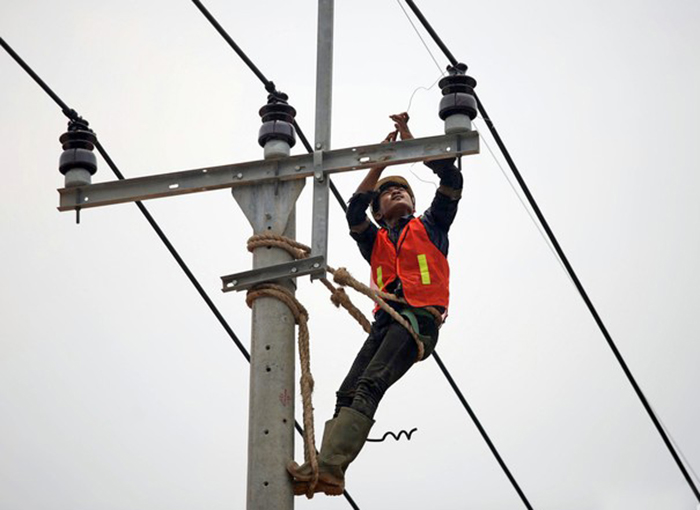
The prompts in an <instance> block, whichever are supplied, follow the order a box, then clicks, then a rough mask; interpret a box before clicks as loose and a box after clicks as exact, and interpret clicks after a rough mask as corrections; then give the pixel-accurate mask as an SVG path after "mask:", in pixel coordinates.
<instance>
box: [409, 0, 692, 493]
mask: <svg viewBox="0 0 700 510" xmlns="http://www.w3.org/2000/svg"><path fill="white" fill-rule="evenodd" d="M406 3H407V4H408V5H409V6H410V7H411V9H412V10H413V12H414V13H415V14H416V16H417V17H418V18H419V19H420V21H421V23H422V24H423V26H424V27H425V29H426V30H427V31H428V32H429V33H430V35H431V36H432V37H433V40H434V41H435V42H436V43H437V44H438V46H440V48H441V49H442V51H443V53H444V54H445V57H447V59H448V60H449V61H450V62H451V63H452V65H455V64H456V63H457V60H456V59H455V57H454V56H453V55H452V53H451V52H450V50H449V49H448V48H447V46H445V44H444V43H443V42H442V40H441V39H440V37H439V36H438V35H437V33H436V32H435V30H433V27H432V26H431V25H430V23H428V20H427V19H425V16H423V14H422V13H421V12H420V10H419V9H418V7H417V6H416V5H415V3H414V2H413V0H406ZM474 99H476V104H477V108H478V111H479V113H480V114H481V116H482V118H483V119H484V121H485V122H486V125H487V126H488V128H489V130H490V131H491V135H492V136H493V138H494V140H495V141H496V144H497V145H498V148H499V149H500V150H501V153H502V154H503V157H504V158H505V160H506V162H507V163H508V166H509V167H510V169H511V172H513V175H514V176H515V179H516V180H517V181H518V184H519V185H520V187H521V189H522V190H523V193H524V194H525V197H526V198H527V200H528V202H529V204H530V207H532V210H533V211H534V212H535V214H536V215H537V219H538V220H539V221H540V223H541V224H542V227H543V228H544V230H545V231H546V232H547V236H548V237H549V239H550V241H551V243H552V245H553V246H554V249H555V250H556V252H557V254H558V255H559V258H560V259H561V261H562V263H563V264H564V266H566V270H567V272H568V273H569V275H570V277H571V280H572V281H573V282H574V285H575V286H576V288H577V290H578V292H579V294H580V296H581V299H583V301H584V303H585V304H586V307H587V308H588V310H589V311H590V313H591V315H592V316H593V319H594V320H595V322H596V324H597V325H598V328H599V329H600V331H601V333H602V334H603V337H604V338H605V340H606V342H607V343H608V346H609V347H610V349H611V350H612V352H613V355H614V356H615V358H616V359H617V362H618V363H619V365H620V367H621V368H622V371H623V372H624V373H625V376H626V377H627V380H628V381H629V383H630V384H631V385H632V388H633V389H634V392H635V393H636V394H637V397H638V398H639V400H640V402H641V403H642V406H643V407H644V409H645V411H646V412H647V414H648V415H649V418H650V419H651V421H652V423H653V424H654V427H656V430H657V432H658V433H659V435H660V436H661V438H662V440H663V442H664V444H665V445H666V448H667V449H668V451H669V453H670V454H671V456H672V457H673V460H674V461H675V462H676V465H677V466H678V469H680V471H681V473H682V474H683V477H684V478H685V480H686V482H687V483H688V486H689V487H690V489H691V490H692V491H693V494H695V497H696V498H697V500H698V501H699V502H700V491H699V490H698V488H697V487H696V486H695V483H694V482H693V480H692V478H691V477H690V474H689V473H688V471H687V470H686V469H685V466H684V465H683V462H682V461H681V459H680V457H679V456H678V453H677V452H676V450H675V448H674V447H673V445H672V444H671V441H670V439H669V438H668V436H667V435H666V433H665V431H664V429H663V427H662V426H661V423H659V420H658V418H657V417H656V415H655V414H654V411H653V410H652V408H651V405H650V404H649V401H648V400H647V398H646V396H645V395H644V393H643V392H642V389H641V388H640V387H639V384H637V381H636V380H635V378H634V376H633V375H632V372H631V371H630V369H629V367H628V366H627V363H626V362H625V359H624V358H623V357H622V354H621V353H620V351H619V350H618V348H617V345H615V342H614V341H613V339H612V336H611V335H610V333H609V332H608V329H607V327H606V326H605V324H604V323H603V320H602V319H601V317H600V315H599V314H598V311H597V310H596V308H595V306H594V305H593V302H592V301H591V300H590V298H589V297H588V293H587V292H586V290H585V289H584V287H583V284H582V283H581V281H580V280H579V279H578V276H577V275H576V272H575V271H574V269H573V267H572V266H571V264H570V263H569V260H568V258H567V257H566V254H565V253H564V250H563V249H562V248H561V245H560V244H559V241H558V240H557V238H556V236H555V235H554V232H553V231H552V229H551V228H550V226H549V223H548V222H547V220H546V218H545V217H544V215H543V214H542V211H541V210H540V208H539V206H538V205H537V202H536V201H535V198H534V197H533V196H532V193H531V192H530V188H529V187H528V186H527V184H526V183H525V180H524V179H523V177H522V175H521V174H520V171H519V170H518V167H517V166H516V164H515V161H513V158H512V157H511V155H510V152H509V151H508V148H507V147H506V146H505V143H504V142H503V140H502V139H501V136H500V135H499V133H498V130H497V129H496V126H495V125H494V124H493V122H492V121H491V118H490V117H489V115H488V114H487V113H486V109H485V108H484V105H483V103H482V102H481V100H480V99H479V96H478V94H477V93H476V92H474Z"/></svg>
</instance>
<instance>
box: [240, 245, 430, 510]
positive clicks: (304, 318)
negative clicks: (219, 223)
mask: <svg viewBox="0 0 700 510" xmlns="http://www.w3.org/2000/svg"><path fill="white" fill-rule="evenodd" d="M263 247H275V248H279V249H282V250H284V251H286V252H287V253H289V254H290V255H291V256H292V257H293V258H295V259H297V260H298V259H305V258H307V257H308V256H309V254H310V253H311V248H309V247H308V246H306V245H305V244H302V243H300V242H298V241H295V240H293V239H290V238H288V237H284V236H281V235H277V234H272V233H269V232H265V233H263V234H256V235H254V236H252V237H250V238H249V239H248V244H247V248H248V251H250V252H252V251H253V250H255V249H256V248H263ZM328 271H329V272H330V273H332V274H333V280H334V281H335V282H336V283H337V284H339V285H342V286H348V287H352V288H353V289H355V290H357V291H358V292H360V293H362V294H364V295H366V296H368V297H369V298H370V299H372V300H373V301H374V302H375V303H377V304H378V305H379V306H380V307H381V308H382V310H385V311H386V312H387V313H388V314H389V315H391V317H392V318H393V319H394V320H395V321H396V322H398V323H399V324H401V326H403V327H404V328H406V330H407V331H408V332H409V333H410V334H411V336H412V337H413V339H414V340H415V342H416V346H417V348H418V356H417V358H416V361H420V360H421V359H423V356H424V354H425V351H424V347H423V342H421V341H420V338H419V337H418V333H417V332H416V331H414V330H413V328H412V327H411V324H410V323H409V322H408V321H407V320H406V319H405V318H404V317H403V316H402V315H401V314H399V313H398V312H397V311H396V310H394V309H393V308H392V307H391V306H389V304H387V302H386V301H387V300H391V301H398V302H401V303H406V301H405V300H404V299H402V298H399V297H397V296H395V295H393V294H388V293H386V292H381V291H378V290H374V289H371V288H369V287H368V286H366V285H364V284H363V283H360V282H359V281H357V280H355V278H353V277H352V275H351V274H350V273H349V272H348V271H347V269H345V268H342V267H341V268H338V269H333V268H332V267H328ZM321 281H322V282H323V284H324V285H325V286H326V288H327V289H328V290H329V291H330V292H331V302H332V303H333V304H334V305H335V306H336V307H338V308H339V307H341V306H342V307H343V308H345V309H346V310H347V311H348V312H349V313H350V315H351V316H352V317H353V318H354V319H355V320H356V321H357V322H358V323H359V324H360V326H362V329H364V330H365V332H366V333H369V331H370V328H371V326H370V322H369V320H368V319H367V318H366V317H365V316H364V315H363V314H362V312H361V311H360V310H359V309H358V308H357V307H356V306H355V305H353V304H352V302H351V301H350V297H349V296H348V295H347V293H346V292H345V289H343V288H341V287H335V286H334V285H333V284H332V283H331V282H330V281H328V279H327V278H321ZM261 297H269V298H273V299H277V300H279V301H281V302H282V303H284V304H285V305H286V306H287V308H289V310H290V311H291V312H292V315H293V316H294V320H295V322H296V324H298V325H299V333H298V344H299V364H300V366H301V379H300V387H301V401H302V415H303V422H304V460H305V461H306V462H308V463H309V465H310V466H311V469H312V472H313V479H312V481H311V483H310V484H309V488H308V491H307V496H308V497H312V496H313V494H314V490H315V488H316V485H317V483H318V457H317V453H316V433H315V430H314V414H313V402H312V399H311V395H312V393H313V390H314V379H313V376H312V375H311V352H310V349H309V338H310V335H309V326H308V321H309V313H308V312H307V310H306V308H304V306H303V305H302V304H301V303H300V302H299V301H298V300H297V299H296V297H294V294H293V293H292V292H291V291H290V290H289V289H287V288H286V287H283V286H282V285H278V284H274V283H262V284H259V285H256V286H254V287H253V288H251V289H250V290H249V291H248V294H247V296H246V303H247V304H248V306H249V307H251V308H252V307H253V302H254V301H255V300H256V299H259V298H261ZM430 312H431V313H432V314H433V315H434V316H435V317H436V319H437V320H438V324H441V322H442V316H441V314H440V312H438V311H437V310H436V309H430ZM409 439H410V436H409Z"/></svg>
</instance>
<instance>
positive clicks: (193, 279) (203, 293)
mask: <svg viewBox="0 0 700 510" xmlns="http://www.w3.org/2000/svg"><path fill="white" fill-rule="evenodd" d="M0 45H1V46H2V47H3V48H4V49H5V50H6V51H7V52H8V53H9V54H10V56H12V58H13V59H14V60H15V61H16V62H17V63H18V64H19V65H20V66H21V67H22V69H24V70H25V71H26V72H27V73H28V74H29V76H31V77H32V78H33V79H34V81H35V82H36V83H37V84H38V85H39V86H40V87H41V88H42V89H43V90H44V91H45V92H46V93H47V94H48V95H49V96H50V97H51V98H52V99H53V100H54V101H55V102H56V103H57V104H58V105H59V107H61V110H62V111H63V114H64V115H66V117H68V118H69V119H70V120H78V119H80V116H79V115H78V114H77V112H76V111H75V110H73V109H72V108H69V107H68V105H66V103H64V102H63V101H62V100H61V98H60V97H58V95H57V94H56V93H54V92H53V90H51V89H50V88H49V86H48V85H47V84H46V83H45V82H44V81H43V80H42V79H41V78H40V77H39V75H37V74H36V73H35V72H34V70H33V69H32V68H31V67H29V65H28V64H27V63H26V62H24V60H22V59H21V58H20V56H19V55H18V54H17V53H16V52H15V51H14V50H13V49H12V48H11V47H10V45H9V44H7V43H6V42H5V40H4V39H3V38H2V37H0ZM95 147H96V148H97V150H98V152H99V153H100V154H101V155H102V157H103V158H104V160H105V161H106V162H107V165H108V166H109V167H110V168H111V169H112V172H113V173H114V175H115V176H116V177H117V179H119V180H123V179H124V175H123V174H122V173H121V171H120V170H119V168H118V167H117V165H116V164H115V163H114V160H112V158H111V157H110V155H109V154H108V153H107V151H106V150H105V148H104V147H103V146H102V144H101V143H100V141H99V140H96V141H95ZM135 203H136V206H137V207H138V208H139V211H141V213H142V214H143V216H144V217H145V218H146V221H148V223H149V224H150V225H151V227H152V228H153V230H154V231H155V232H156V234H157V235H158V238H159V239H160V240H161V241H162V242H163V244H165V247H166V248H167V250H168V251H169V252H170V254H171V255H172V256H173V258H174V259H175V261H176V262H177V264H178V265H179V266H180V268H181V269H182V271H183V272H184V273H185V275H186V276H187V278H188V279H189V280H190V282H191V283H192V285H193V286H194V287H195V289H196V290H197V292H198V293H199V295H200V296H201V297H202V299H203V300H204V301H205V303H206V304H207V306H208V307H209V309H210V310H211V312H212V313H213V314H214V316H215V317H216V319H217V320H218V321H219V324H221V326H222V327H223V328H224V330H225V331H226V333H227V334H228V335H229V337H230V338H231V340H232V341H233V342H234V343H235V344H236V347H238V349H239V350H240V352H241V354H242V355H243V357H244V358H245V359H246V360H247V361H248V363H250V353H249V352H248V350H247V349H246V348H245V346H244V345H243V344H242V343H241V341H240V339H239V338H238V336H237V335H236V333H235V332H234V331H233V329H232V328H231V326H229V324H228V322H227V321H226V319H225V318H224V316H223V315H222V314H221V312H220V311H219V309H218V308H217V307H216V305H215V304H214V302H213V301H212V300H211V298H210V297H209V295H208V294H207V292H206V291H205V290H204V288H203V287H202V285H201V284H200V283H199V280H197V278H196V277H195V276H194V274H193V273H192V271H191V270H190V268H189V267H188V266H187V264H186V263H185V261H184V260H183V258H182V257H181V256H180V254H179V253H178V251H177V250H176V249H175V247H174V246H173V244H172V243H171V242H170V240H169V239H168V237H167V236H166V235H165V233H164V232H163V230H162V229H161V228H160V226H159V225H158V223H157V222H156V220H155V219H154V218H153V216H152V215H151V214H150V212H149V211H148V209H146V206H145V205H143V204H142V203H141V202H135ZM294 428H295V429H296V431H297V432H298V433H299V434H300V435H301V436H302V437H303V436H304V429H303V428H302V427H301V425H299V422H298V421H296V420H295V421H294ZM343 496H345V499H346V500H347V501H348V503H349V504H350V506H351V507H352V508H353V509H354V510H360V508H359V507H358V506H357V503H355V501H354V500H353V498H352V496H350V493H348V492H347V491H345V492H343Z"/></svg>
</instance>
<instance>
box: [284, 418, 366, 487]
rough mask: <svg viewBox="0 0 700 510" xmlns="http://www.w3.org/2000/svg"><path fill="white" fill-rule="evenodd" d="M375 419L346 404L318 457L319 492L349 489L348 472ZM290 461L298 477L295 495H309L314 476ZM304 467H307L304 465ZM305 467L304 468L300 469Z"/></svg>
mask: <svg viewBox="0 0 700 510" xmlns="http://www.w3.org/2000/svg"><path fill="white" fill-rule="evenodd" d="M373 424H374V420H372V419H370V418H368V417H366V416H365V415H364V414H362V413H360V412H358V411H355V410H354V409H351V408H349V407H343V408H341V409H340V412H339V413H338V417H337V418H336V419H335V423H334V424H333V426H332V427H331V429H330V431H329V435H328V438H326V437H325V432H324V445H323V446H322V447H321V453H320V454H319V456H318V470H319V474H318V483H317V485H316V488H315V492H324V493H326V494H327V495H329V496H339V495H341V494H342V493H343V491H344V490H345V471H346V470H347V468H348V466H349V465H350V463H351V462H352V461H353V460H355V458H356V457H357V455H358V454H359V453H360V450H362V447H363V446H364V444H365V441H366V440H367V436H368V435H369V431H370V429H371V428H372V425H373ZM294 464H296V463H290V465H289V466H288V467H287V470H288V471H289V472H290V474H291V475H292V476H293V477H294V478H295V480H294V494H296V495H301V494H307V490H308V487H309V483H310V481H311V479H312V477H313V476H307V473H306V472H299V473H298V474H299V475H301V476H300V477H299V478H297V476H296V475H297V472H298V471H297V470H295V469H294ZM302 467H303V466H302ZM299 470H301V467H300V468H299Z"/></svg>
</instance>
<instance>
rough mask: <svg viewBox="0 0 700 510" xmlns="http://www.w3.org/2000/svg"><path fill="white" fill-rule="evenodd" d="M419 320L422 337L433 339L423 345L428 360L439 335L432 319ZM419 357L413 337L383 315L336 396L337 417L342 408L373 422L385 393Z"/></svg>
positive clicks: (373, 326)
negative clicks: (351, 409) (362, 415)
mask: <svg viewBox="0 0 700 510" xmlns="http://www.w3.org/2000/svg"><path fill="white" fill-rule="evenodd" d="M417 319H418V324H419V328H420V332H421V334H422V335H426V336H429V337H430V340H429V341H426V342H424V346H425V354H424V359H425V358H427V357H428V356H429V355H430V354H431V353H432V352H433V349H434V348H435V344H436V343H437V336H438V331H437V327H436V325H435V322H434V321H433V320H432V319H430V318H426V317H417ZM417 355H418V348H417V346H416V341H415V340H414V339H413V337H412V336H411V334H410V333H409V332H408V331H407V330H406V329H405V328H404V327H403V326H401V325H400V324H398V323H397V322H395V321H394V320H393V319H392V318H391V317H390V316H389V315H388V314H387V313H385V312H383V311H380V312H379V313H378V314H377V319H376V320H375V322H374V323H373V324H372V329H371V331H370V333H369V337H368V338H367V340H366V341H365V343H364V345H363V346H362V348H361V349H360V352H359V353H358V354H357V357H356V358H355V361H354V362H353V364H352V367H351V368H350V372H348V375H347V376H346V377H345V380H344V381H343V384H341V385H340V389H339V390H338V392H337V393H336V397H337V399H336V405H335V414H334V416H338V413H339V412H340V408H341V407H351V408H353V409H354V410H356V411H359V412H360V413H362V414H364V415H365V416H367V417H368V418H373V417H374V413H375V412H376V411H377V406H378V405H379V401H380V400H381V399H382V397H383V396H384V393H386V390H388V389H389V387H390V386H391V385H392V384H394V383H395V382H396V381H398V380H399V379H400V378H401V377H402V376H403V375H404V374H405V373H406V372H407V371H408V369H409V368H411V365H413V364H414V363H415V361H416V356H417Z"/></svg>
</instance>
